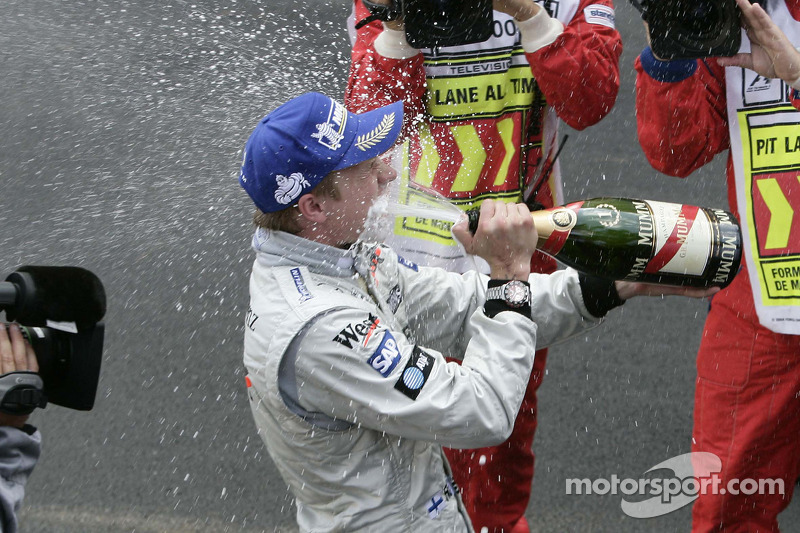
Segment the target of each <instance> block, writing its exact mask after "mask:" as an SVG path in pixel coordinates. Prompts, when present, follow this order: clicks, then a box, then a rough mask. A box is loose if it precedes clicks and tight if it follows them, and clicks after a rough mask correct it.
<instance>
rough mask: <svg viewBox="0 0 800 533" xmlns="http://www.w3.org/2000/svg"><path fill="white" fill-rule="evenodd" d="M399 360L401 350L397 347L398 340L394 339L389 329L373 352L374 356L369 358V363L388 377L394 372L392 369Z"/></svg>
mask: <svg viewBox="0 0 800 533" xmlns="http://www.w3.org/2000/svg"><path fill="white" fill-rule="evenodd" d="M399 360H400V350H399V349H398V348H397V341H396V340H394V337H393V336H392V334H391V333H390V332H388V331H387V332H386V333H384V334H383V340H382V341H381V344H380V346H378V349H377V350H375V353H374V354H372V357H370V358H369V359H368V360H367V363H369V366H371V367H372V368H374V369H375V370H377V371H378V373H379V374H380V375H381V376H383V377H388V376H389V374H391V373H392V370H394V367H396V366H397V362H398V361H399Z"/></svg>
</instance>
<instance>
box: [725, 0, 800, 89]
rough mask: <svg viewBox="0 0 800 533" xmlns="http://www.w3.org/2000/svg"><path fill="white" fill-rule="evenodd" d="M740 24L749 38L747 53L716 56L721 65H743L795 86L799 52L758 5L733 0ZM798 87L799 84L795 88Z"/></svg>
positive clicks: (799, 76) (799, 70)
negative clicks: (748, 51)
mask: <svg viewBox="0 0 800 533" xmlns="http://www.w3.org/2000/svg"><path fill="white" fill-rule="evenodd" d="M736 3H737V4H738V5H739V10H740V11H741V13H742V26H743V27H744V29H745V31H746V32H747V37H748V38H749V39H750V53H749V54H736V55H734V56H732V57H720V58H718V59H717V63H719V64H720V65H721V66H723V67H744V68H746V69H750V70H752V71H754V72H756V73H757V74H760V75H762V76H764V77H767V78H780V79H782V80H783V81H785V82H787V83H789V84H790V85H792V86H794V85H795V84H797V83H798V82H799V81H800V52H798V51H797V50H796V49H795V47H794V46H792V43H791V42H790V41H789V38H788V37H786V35H785V34H784V33H783V32H782V31H781V29H780V28H779V27H778V26H777V25H776V24H775V23H774V22H772V19H771V18H769V15H767V13H766V12H765V11H764V10H763V9H762V8H761V6H760V5H758V4H751V3H750V2H749V1H748V0H736ZM794 88H795V89H797V88H798V87H794Z"/></svg>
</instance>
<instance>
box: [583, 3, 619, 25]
mask: <svg viewBox="0 0 800 533" xmlns="http://www.w3.org/2000/svg"><path fill="white" fill-rule="evenodd" d="M583 16H584V18H586V22H588V23H589V24H600V25H601V26H608V27H609V28H614V27H615V26H614V20H615V17H614V10H613V9H612V8H610V7H608V6H604V5H603V4H592V5H590V6H586V7H585V8H584V9H583Z"/></svg>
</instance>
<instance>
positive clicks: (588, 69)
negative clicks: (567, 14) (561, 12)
mask: <svg viewBox="0 0 800 533" xmlns="http://www.w3.org/2000/svg"><path fill="white" fill-rule="evenodd" d="M591 4H601V5H605V6H608V7H611V8H612V9H613V6H612V3H611V0H583V1H582V2H581V3H580V6H578V11H577V12H576V13H575V16H574V17H573V18H572V20H571V21H570V23H569V24H568V25H567V26H566V27H565V28H564V31H563V33H561V35H559V36H558V37H557V38H556V40H555V41H554V42H552V43H550V44H549V45H547V46H545V47H543V48H541V49H539V50H537V51H535V52H531V53H528V54H526V55H527V57H528V62H529V63H530V65H531V71H532V72H533V76H534V78H536V81H537V83H538V84H539V88H540V89H541V90H542V92H543V93H544V95H545V99H546V100H547V103H548V104H550V105H552V106H553V108H554V109H555V111H556V114H558V117H559V118H560V119H561V120H563V121H564V122H565V123H567V124H568V125H569V126H570V127H572V128H574V129H577V130H582V129H584V128H586V127H588V126H591V125H593V124H595V123H597V122H598V121H599V120H600V119H602V118H603V117H605V116H606V115H607V114H608V113H609V111H611V108H612V107H613V106H614V102H615V101H616V99H617V92H618V91H619V57H620V55H621V54H622V39H621V38H620V35H619V32H618V31H617V30H616V29H614V28H609V27H608V26H604V25H602V24H590V23H588V22H586V17H585V14H584V9H585V8H586V7H588V6H589V5H591Z"/></svg>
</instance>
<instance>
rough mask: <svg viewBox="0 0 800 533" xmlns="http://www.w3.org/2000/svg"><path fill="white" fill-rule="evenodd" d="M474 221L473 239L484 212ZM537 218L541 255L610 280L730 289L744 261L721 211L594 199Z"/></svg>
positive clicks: (732, 224) (729, 219) (735, 229)
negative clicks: (728, 286)
mask: <svg viewBox="0 0 800 533" xmlns="http://www.w3.org/2000/svg"><path fill="white" fill-rule="evenodd" d="M468 216H469V218H470V221H469V222H470V226H469V227H470V230H471V231H472V232H473V233H474V232H475V230H476V229H477V227H478V212H477V210H475V211H471V212H469V214H468ZM531 216H532V217H533V221H534V224H535V225H536V230H537V231H538V233H539V244H538V249H539V250H541V251H542V252H544V253H546V254H548V255H550V256H552V257H555V258H556V259H557V260H559V261H560V262H561V263H563V264H565V265H567V266H570V267H573V268H574V269H576V270H579V271H581V272H584V273H586V274H591V275H594V276H599V277H603V278H606V279H613V280H629V281H642V282H647V283H660V284H664V285H685V286H691V287H713V286H718V287H725V286H727V285H728V284H729V283H730V282H731V281H733V278H734V276H736V273H737V272H738V270H739V264H740V263H741V260H742V235H741V229H740V227H739V222H738V221H737V220H736V218H735V217H734V216H733V215H732V214H731V213H729V212H727V211H723V210H721V209H707V208H703V207H696V206H692V205H686V204H673V203H666V202H654V201H650V200H635V199H630V198H593V199H591V200H584V201H580V202H575V203H571V204H568V205H564V206H559V207H553V208H551V209H545V210H541V211H532V212H531Z"/></svg>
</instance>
